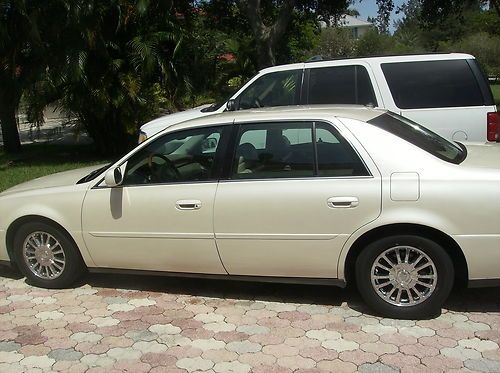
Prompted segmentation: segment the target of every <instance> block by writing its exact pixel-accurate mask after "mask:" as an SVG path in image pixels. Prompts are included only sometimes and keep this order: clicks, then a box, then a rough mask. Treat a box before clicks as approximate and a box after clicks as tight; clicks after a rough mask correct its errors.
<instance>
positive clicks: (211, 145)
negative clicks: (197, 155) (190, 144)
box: [201, 137, 217, 152]
mask: <svg viewBox="0 0 500 373" xmlns="http://www.w3.org/2000/svg"><path fill="white" fill-rule="evenodd" d="M216 148H217V139H214V138H213V137H210V138H208V139H205V140H203V142H202V143H201V151H203V152H206V151H209V150H212V149H216Z"/></svg>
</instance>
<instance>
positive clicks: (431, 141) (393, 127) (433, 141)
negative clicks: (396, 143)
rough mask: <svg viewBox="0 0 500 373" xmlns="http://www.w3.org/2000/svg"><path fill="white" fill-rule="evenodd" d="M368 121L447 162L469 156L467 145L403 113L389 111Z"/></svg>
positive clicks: (457, 161) (456, 162)
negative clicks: (438, 132)
mask: <svg viewBox="0 0 500 373" xmlns="http://www.w3.org/2000/svg"><path fill="white" fill-rule="evenodd" d="M368 123H370V124H373V125H374V126H376V127H378V128H381V129H383V130H385V131H387V132H390V133H392V134H393V135H396V136H398V137H400V138H402V139H403V140H406V141H408V142H410V143H412V144H413V145H415V146H418V147H419V148H421V149H423V150H425V151H426V152H428V153H430V154H432V155H434V156H436V157H438V158H440V159H442V160H445V161H447V162H450V163H455V164H459V163H461V162H462V161H463V160H464V159H465V158H466V157H467V150H466V148H465V147H463V146H462V147H461V146H459V145H457V144H454V143H452V142H450V141H448V140H446V139H445V138H443V137H441V136H439V135H438V134H436V133H434V132H432V131H431V130H429V129H427V128H426V127H424V126H421V125H420V124H418V123H415V122H413V121H412V120H410V119H408V118H405V117H402V116H401V115H398V114H394V113H391V112H389V113H385V114H382V115H380V116H378V117H375V118H373V119H370V120H369V121H368Z"/></svg>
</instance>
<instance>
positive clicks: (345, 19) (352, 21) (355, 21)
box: [320, 14, 373, 28]
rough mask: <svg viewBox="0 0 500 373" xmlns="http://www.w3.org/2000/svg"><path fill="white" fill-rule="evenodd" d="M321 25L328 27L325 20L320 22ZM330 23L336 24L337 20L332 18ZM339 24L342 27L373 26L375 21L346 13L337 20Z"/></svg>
mask: <svg viewBox="0 0 500 373" xmlns="http://www.w3.org/2000/svg"><path fill="white" fill-rule="evenodd" d="M320 24H321V27H323V28H324V27H327V25H326V23H325V22H320ZM330 24H332V25H333V24H335V20H334V19H333V18H332V19H331V20H330ZM337 25H338V26H340V27H371V26H373V23H371V22H368V21H365V20H363V19H360V18H357V17H353V16H350V15H348V14H344V15H342V16H340V19H339V21H338V22H337Z"/></svg>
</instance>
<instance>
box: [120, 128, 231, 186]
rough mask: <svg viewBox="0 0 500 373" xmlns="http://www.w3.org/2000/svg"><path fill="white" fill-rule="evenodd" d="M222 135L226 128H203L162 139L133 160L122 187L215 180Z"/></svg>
mask: <svg viewBox="0 0 500 373" xmlns="http://www.w3.org/2000/svg"><path fill="white" fill-rule="evenodd" d="M222 132H223V127H204V128H197V129H191V130H184V131H179V132H175V133H170V134H167V135H165V136H162V137H160V138H159V139H157V140H155V141H153V142H152V143H150V144H148V145H147V146H146V147H145V148H143V149H141V150H140V151H138V152H137V153H135V154H134V155H133V156H132V157H130V159H129V160H128V162H127V168H126V170H125V176H124V181H123V185H138V184H139V185H141V184H161V183H171V182H186V181H204V180H211V179H213V178H214V171H215V167H214V164H215V154H216V151H217V149H218V148H219V144H220V140H221V136H222Z"/></svg>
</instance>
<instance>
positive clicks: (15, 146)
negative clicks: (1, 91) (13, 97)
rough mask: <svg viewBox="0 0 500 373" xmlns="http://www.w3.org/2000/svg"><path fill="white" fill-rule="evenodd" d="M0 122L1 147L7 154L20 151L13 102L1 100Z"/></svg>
mask: <svg viewBox="0 0 500 373" xmlns="http://www.w3.org/2000/svg"><path fill="white" fill-rule="evenodd" d="M0 106H1V108H0V122H1V124H2V137H3V147H4V149H5V152H6V153H8V154H13V153H19V152H20V151H21V141H20V139H19V131H18V129H17V121H16V106H17V105H15V104H14V103H12V102H10V103H7V102H5V101H4V100H2V102H1V105H0Z"/></svg>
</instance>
